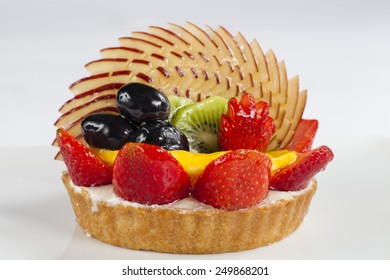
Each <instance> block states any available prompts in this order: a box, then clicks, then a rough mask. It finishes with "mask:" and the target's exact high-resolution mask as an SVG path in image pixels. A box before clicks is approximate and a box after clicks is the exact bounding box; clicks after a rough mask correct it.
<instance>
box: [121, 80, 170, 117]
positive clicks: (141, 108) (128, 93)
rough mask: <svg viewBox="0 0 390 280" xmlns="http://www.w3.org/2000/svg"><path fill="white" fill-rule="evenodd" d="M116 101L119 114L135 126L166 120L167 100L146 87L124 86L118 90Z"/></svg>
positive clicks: (135, 84) (167, 111)
mask: <svg viewBox="0 0 390 280" xmlns="http://www.w3.org/2000/svg"><path fill="white" fill-rule="evenodd" d="M116 100H117V106H118V109H119V111H120V113H121V114H122V115H123V116H125V117H126V118H128V119H129V120H131V121H133V122H134V123H136V124H137V125H140V124H142V123H143V122H147V121H155V120H166V119H168V115H169V101H168V98H167V97H166V96H165V95H164V94H163V93H161V92H160V91H158V90H157V89H155V88H152V87H150V86H148V85H144V84H140V83H129V84H126V85H124V86H123V87H121V88H120V89H119V91H118V93H117V96H116Z"/></svg>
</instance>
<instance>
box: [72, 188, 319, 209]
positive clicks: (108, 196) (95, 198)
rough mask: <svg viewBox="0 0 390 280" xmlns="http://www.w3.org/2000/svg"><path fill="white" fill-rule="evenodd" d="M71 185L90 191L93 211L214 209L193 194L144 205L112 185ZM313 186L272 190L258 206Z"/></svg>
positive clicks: (79, 189) (273, 202)
mask: <svg viewBox="0 0 390 280" xmlns="http://www.w3.org/2000/svg"><path fill="white" fill-rule="evenodd" d="M70 185H71V187H72V188H73V190H74V191H75V192H78V193H81V192H82V191H86V192H87V193H88V196H89V198H90V199H91V201H92V209H91V210H92V212H97V211H99V207H98V205H99V203H101V202H105V203H106V204H108V205H110V206H116V205H122V206H131V207H150V208H160V209H164V208H165V209H177V210H183V211H191V210H206V209H214V207H212V206H210V205H207V204H204V203H202V202H200V201H198V200H196V199H195V198H193V197H192V196H189V197H187V198H184V199H181V200H177V201H175V202H172V203H169V204H164V205H157V204H153V205H144V204H140V203H137V202H130V201H127V200H125V199H123V198H121V197H119V196H117V195H116V194H115V192H114V190H113V186H112V185H106V186H100V187H80V186H76V185H74V184H73V182H72V181H71V182H70ZM312 187H313V181H310V183H309V185H308V186H307V187H306V188H305V189H303V190H300V191H290V192H282V191H274V190H270V191H269V192H268V195H267V197H266V198H265V199H264V200H263V201H262V202H260V203H259V205H258V206H257V207H261V206H266V205H271V204H275V203H277V202H278V201H280V200H290V199H292V198H294V197H295V196H297V195H300V194H302V193H304V192H306V191H307V190H309V189H311V188H312Z"/></svg>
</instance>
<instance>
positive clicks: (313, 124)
mask: <svg viewBox="0 0 390 280" xmlns="http://www.w3.org/2000/svg"><path fill="white" fill-rule="evenodd" d="M317 130H318V121H317V120H303V119H302V120H301V121H300V122H299V124H298V127H297V130H296V131H295V134H294V137H293V139H292V140H291V141H290V143H289V144H288V145H287V147H286V149H287V150H293V151H296V152H298V153H304V152H307V151H309V150H310V149H311V146H312V144H313V141H314V137H315V135H316V133H317Z"/></svg>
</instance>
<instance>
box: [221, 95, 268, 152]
mask: <svg viewBox="0 0 390 280" xmlns="http://www.w3.org/2000/svg"><path fill="white" fill-rule="evenodd" d="M268 108H269V106H268V104H267V103H266V102H262V101H260V102H258V103H256V102H255V99H254V98H253V96H252V95H250V94H248V93H244V94H243V96H242V98H241V101H240V103H239V102H238V101H237V99H236V98H234V97H233V98H232V99H230V100H229V103H228V111H227V113H226V114H223V115H222V116H221V126H220V129H219V132H218V142H219V147H220V149H221V150H224V151H227V150H237V149H252V150H258V151H260V152H265V151H266V150H267V148H268V146H269V143H270V138H271V136H272V135H273V134H274V133H275V125H274V123H273V120H272V118H271V117H270V116H269V115H268V114H269V109H268Z"/></svg>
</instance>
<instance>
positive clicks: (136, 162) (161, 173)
mask: <svg viewBox="0 0 390 280" xmlns="http://www.w3.org/2000/svg"><path fill="white" fill-rule="evenodd" d="M113 185H114V191H115V193H116V194H117V195H118V196H120V197H122V198H123V199H126V200H128V201H133V202H138V203H141V204H166V203H170V202H173V201H175V200H178V199H182V198H185V197H187V196H189V192H190V187H191V181H190V178H189V177H188V175H187V173H186V172H185V171H184V169H183V167H182V166H181V165H180V164H179V162H178V161H177V160H176V159H175V158H174V157H173V156H172V155H171V154H169V153H168V152H167V151H166V150H164V149H163V148H161V147H158V146H154V145H149V144H144V143H131V142H130V143H127V144H126V145H124V146H123V147H122V148H121V150H120V151H119V153H118V155H117V157H116V159H115V162H114V167H113Z"/></svg>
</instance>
